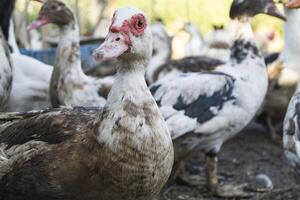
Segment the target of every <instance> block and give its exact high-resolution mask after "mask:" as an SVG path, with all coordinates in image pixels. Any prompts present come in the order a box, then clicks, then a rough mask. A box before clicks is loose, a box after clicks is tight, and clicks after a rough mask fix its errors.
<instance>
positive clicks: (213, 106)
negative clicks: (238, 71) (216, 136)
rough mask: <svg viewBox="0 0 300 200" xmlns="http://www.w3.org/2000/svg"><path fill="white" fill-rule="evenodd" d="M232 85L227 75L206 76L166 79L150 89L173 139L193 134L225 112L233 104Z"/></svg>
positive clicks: (197, 75) (211, 73)
mask: <svg viewBox="0 0 300 200" xmlns="http://www.w3.org/2000/svg"><path fill="white" fill-rule="evenodd" d="M234 83H235V79H234V78H233V77H231V76H229V75H227V74H224V73H219V72H214V73H213V72H207V73H188V74H178V75H177V76H169V77H166V78H164V79H162V80H161V81H158V82H157V83H155V84H154V85H152V86H151V92H152V94H153V96H154V98H155V100H156V102H157V104H158V105H159V107H160V109H161V111H162V113H163V116H164V117H165V119H166V121H167V124H168V127H169V129H170V131H171V134H172V139H176V138H178V137H180V136H181V135H183V134H185V133H188V132H191V131H193V130H195V129H196V128H197V127H198V125H199V124H200V125H202V124H205V123H207V122H208V121H210V120H211V119H213V118H214V117H216V116H218V114H219V113H220V112H221V111H222V110H223V109H227V104H230V105H232V104H234V102H235V100H236V98H235V96H234V93H233V90H234ZM199 85H201V87H199ZM225 121H226V120H225Z"/></svg>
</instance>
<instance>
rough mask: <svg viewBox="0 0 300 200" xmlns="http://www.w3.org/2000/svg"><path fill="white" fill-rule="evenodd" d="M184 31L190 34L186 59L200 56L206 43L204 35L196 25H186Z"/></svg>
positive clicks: (189, 23)
mask: <svg viewBox="0 0 300 200" xmlns="http://www.w3.org/2000/svg"><path fill="white" fill-rule="evenodd" d="M183 30H184V31H185V32H187V33H188V34H189V37H190V38H189V41H188V43H187V44H186V47H185V57H190V56H200V55H201V52H202V48H203V46H204V42H203V39H202V35H201V33H200V31H199V30H198V28H197V27H196V25H195V24H193V23H191V22H187V23H185V24H184V27H183Z"/></svg>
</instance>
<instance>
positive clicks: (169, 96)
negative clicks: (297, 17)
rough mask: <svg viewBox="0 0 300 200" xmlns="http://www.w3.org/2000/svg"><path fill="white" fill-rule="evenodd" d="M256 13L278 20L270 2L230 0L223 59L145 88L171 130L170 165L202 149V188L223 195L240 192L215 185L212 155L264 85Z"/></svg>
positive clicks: (250, 110) (252, 110) (255, 105)
mask: <svg viewBox="0 0 300 200" xmlns="http://www.w3.org/2000/svg"><path fill="white" fill-rule="evenodd" d="M259 13H265V14H268V15H273V16H276V17H279V18H281V19H284V17H283V15H282V14H281V13H280V12H279V11H278V9H277V8H276V6H275V3H274V2H273V1H272V0H235V1H233V3H232V6H231V10H230V17H231V18H232V19H233V20H234V23H235V28H236V32H235V41H234V44H233V46H232V47H231V50H230V51H231V56H230V60H229V61H228V63H226V64H225V65H223V66H220V67H218V68H217V69H216V70H214V71H213V72H206V73H205V72H203V73H187V74H178V75H174V76H167V77H166V78H163V79H161V80H159V81H158V82H156V83H154V84H153V85H152V86H151V92H152V94H153V96H154V98H155V100H156V102H157V104H158V105H159V107H160V109H161V112H162V113H163V116H164V117H165V119H166V122H167V124H168V127H169V129H170V131H171V135H172V139H173V142H174V150H175V161H176V164H177V165H179V164H180V162H181V161H182V160H183V159H184V158H186V156H188V155H190V154H191V153H193V152H194V151H195V150H202V151H204V152H205V154H206V166H207V184H208V187H209V189H210V190H211V191H212V192H213V193H215V194H217V195H220V196H224V197H230V196H238V195H241V194H243V192H242V191H240V190H239V189H240V188H239V187H233V188H230V187H227V189H225V187H224V188H223V187H220V186H219V184H218V176H217V161H218V158H217V156H218V153H219V151H220V149H221V147H222V145H223V143H224V142H226V141H227V140H228V139H230V138H232V137H233V136H235V135H236V134H238V133H239V132H240V131H241V130H242V129H243V128H245V127H246V125H248V123H249V122H250V121H251V120H252V119H253V117H254V116H255V114H256V113H257V111H258V110H259V108H260V107H261V105H262V103H263V101H264V98H265V95H266V92H267V87H268V77H267V71H266V65H265V62H264V58H263V57H262V55H261V53H260V51H259V49H258V48H257V46H256V44H255V42H254V36H253V31H252V28H251V18H252V17H254V16H255V15H257V14H259Z"/></svg>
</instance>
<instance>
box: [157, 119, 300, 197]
mask: <svg viewBox="0 0 300 200" xmlns="http://www.w3.org/2000/svg"><path fill="white" fill-rule="evenodd" d="M186 165H187V167H188V169H189V172H190V174H191V175H199V174H200V176H201V180H202V179H203V184H200V185H199V186H195V187H191V186H187V185H184V184H179V183H178V182H174V183H171V185H170V186H168V187H166V188H165V189H164V191H163V192H162V194H161V197H160V199H159V200H219V199H223V198H217V197H214V196H212V195H211V194H210V193H209V192H208V191H207V189H206V187H205V167H204V157H203V155H201V153H199V155H197V156H194V157H192V158H190V159H189V160H188V161H187V162H186ZM260 174H264V175H267V176H268V177H269V178H270V179H271V181H272V183H273V186H274V188H273V189H272V190H271V191H268V192H265V190H264V191H261V189H262V188H265V187H264V185H266V184H262V183H260V182H259V180H258V179H256V177H257V175H260ZM219 178H220V180H221V183H222V184H223V183H230V184H234V185H238V184H243V183H247V184H248V186H247V187H246V188H245V190H246V191H247V192H252V193H253V194H252V196H251V197H249V198H247V199H250V200H260V199H262V200H298V199H300V177H298V176H297V174H295V172H294V170H293V169H291V168H290V167H289V166H288V165H287V164H286V161H285V160H284V157H283V152H282V147H281V145H279V144H275V143H274V142H273V141H272V140H271V139H270V135H269V133H267V132H266V131H265V130H264V129H262V128H259V127H257V126H254V125H253V124H252V125H251V126H249V127H248V128H247V129H246V130H245V131H243V132H242V133H240V134H239V135H238V136H237V137H235V138H234V139H232V140H230V141H228V143H226V144H225V145H224V146H223V149H222V151H221V155H220V157H219ZM201 182H202V181H201ZM235 199H241V198H235Z"/></svg>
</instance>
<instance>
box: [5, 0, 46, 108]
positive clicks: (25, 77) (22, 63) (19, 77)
mask: <svg viewBox="0 0 300 200" xmlns="http://www.w3.org/2000/svg"><path fill="white" fill-rule="evenodd" d="M14 6H15V1H14V0H1V2H0V10H1V12H0V23H1V24H2V28H3V32H4V36H5V38H6V39H7V40H8V42H9V46H10V47H11V50H12V53H11V62H12V65H13V66H14V67H13V68H14V70H13V77H14V79H13V82H12V91H11V95H10V97H9V99H8V102H7V106H6V108H5V111H19V112H23V111H29V110H39V109H45V108H47V107H50V106H51V104H50V98H49V83H50V77H51V73H52V67H51V66H49V65H45V64H44V63H41V62H39V61H37V60H36V59H33V58H30V57H28V56H24V55H21V54H20V51H19V48H18V46H17V43H16V39H15V35H14V30H13V23H12V12H13V10H14Z"/></svg>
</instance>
